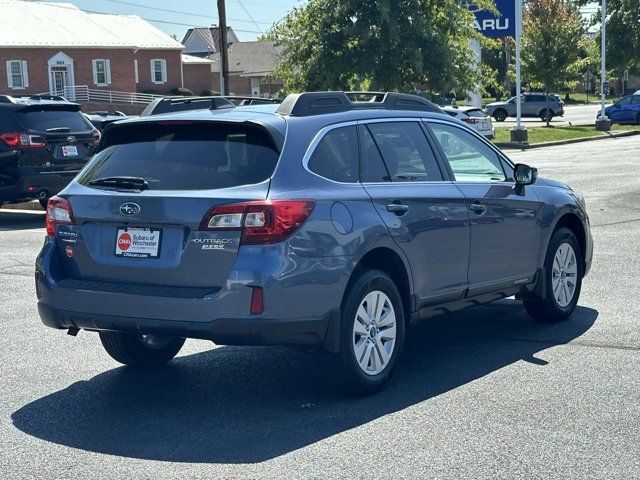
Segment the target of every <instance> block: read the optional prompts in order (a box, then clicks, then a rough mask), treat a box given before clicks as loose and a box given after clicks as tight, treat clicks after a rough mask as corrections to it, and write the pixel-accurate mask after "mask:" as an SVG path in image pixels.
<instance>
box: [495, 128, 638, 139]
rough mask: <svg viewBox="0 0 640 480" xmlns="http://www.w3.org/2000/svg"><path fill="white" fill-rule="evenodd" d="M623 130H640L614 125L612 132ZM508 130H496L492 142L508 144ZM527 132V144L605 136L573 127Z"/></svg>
mask: <svg viewBox="0 0 640 480" xmlns="http://www.w3.org/2000/svg"><path fill="white" fill-rule="evenodd" d="M625 130H640V126H638V125H614V126H613V127H612V128H611V131H612V132H621V131H625ZM509 131H510V129H508V128H497V129H496V138H495V139H494V142H510V141H511V138H510V133H509ZM527 131H528V132H529V143H530V144H531V143H542V142H554V141H558V140H569V139H572V138H585V137H595V136H601V135H605V134H604V133H602V132H598V131H596V129H595V128H594V127H592V126H573V127H569V126H566V127H550V128H547V127H531V128H527Z"/></svg>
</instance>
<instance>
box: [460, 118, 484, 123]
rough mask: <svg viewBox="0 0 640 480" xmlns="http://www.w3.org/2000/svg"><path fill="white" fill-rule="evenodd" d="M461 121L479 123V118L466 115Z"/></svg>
mask: <svg viewBox="0 0 640 480" xmlns="http://www.w3.org/2000/svg"><path fill="white" fill-rule="evenodd" d="M463 121H464V122H467V123H480V120H478V119H477V118H473V117H467V118H465V119H464V120H463Z"/></svg>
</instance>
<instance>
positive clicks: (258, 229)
mask: <svg viewBox="0 0 640 480" xmlns="http://www.w3.org/2000/svg"><path fill="white" fill-rule="evenodd" d="M315 204H316V203H315V201H314V200H259V201H254V202H241V203H231V204H228V205H221V206H218V207H214V208H213V209H211V211H209V212H208V213H207V215H205V217H204V218H203V219H202V222H201V223H200V230H213V231H215V230H240V231H242V239H241V242H240V243H242V244H244V245H247V244H267V243H277V242H280V241H282V240H284V239H285V238H287V237H289V236H290V235H291V234H292V233H293V232H295V231H296V230H297V229H298V228H300V226H301V225H302V224H303V223H304V222H305V221H306V220H307V218H308V217H309V215H311V212H312V211H313V209H314V207H315Z"/></svg>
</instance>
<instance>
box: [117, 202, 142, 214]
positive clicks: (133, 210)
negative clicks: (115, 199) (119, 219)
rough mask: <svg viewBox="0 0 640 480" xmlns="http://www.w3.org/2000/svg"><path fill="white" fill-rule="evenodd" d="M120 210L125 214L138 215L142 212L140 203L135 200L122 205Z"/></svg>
mask: <svg viewBox="0 0 640 480" xmlns="http://www.w3.org/2000/svg"><path fill="white" fill-rule="evenodd" d="M120 212H121V213H122V214H123V215H137V214H139V213H140V205H138V204H137V203H133V202H127V203H123V204H122V205H120Z"/></svg>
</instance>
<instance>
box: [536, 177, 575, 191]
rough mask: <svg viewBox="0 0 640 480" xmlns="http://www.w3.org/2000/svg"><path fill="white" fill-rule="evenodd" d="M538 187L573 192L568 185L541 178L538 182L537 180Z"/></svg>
mask: <svg viewBox="0 0 640 480" xmlns="http://www.w3.org/2000/svg"><path fill="white" fill-rule="evenodd" d="M536 185H544V186H546V187H555V188H564V189H565V190H571V187H570V186H569V185H567V184H566V183H562V182H559V181H557V180H551V179H550V178H542V177H539V178H538V180H536Z"/></svg>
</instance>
